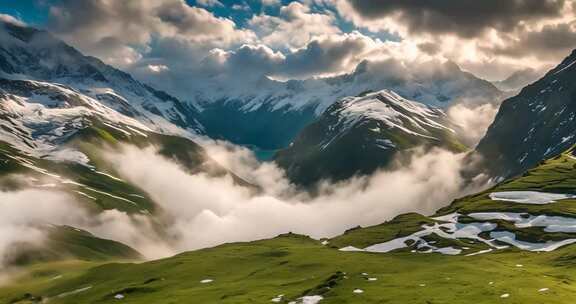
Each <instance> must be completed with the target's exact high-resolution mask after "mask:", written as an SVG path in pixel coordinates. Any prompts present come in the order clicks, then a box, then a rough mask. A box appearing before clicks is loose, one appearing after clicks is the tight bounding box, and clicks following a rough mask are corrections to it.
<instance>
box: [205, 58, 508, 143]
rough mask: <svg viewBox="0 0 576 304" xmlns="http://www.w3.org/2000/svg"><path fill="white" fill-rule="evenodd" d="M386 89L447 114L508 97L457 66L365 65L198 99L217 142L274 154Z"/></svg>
mask: <svg viewBox="0 0 576 304" xmlns="http://www.w3.org/2000/svg"><path fill="white" fill-rule="evenodd" d="M235 81H237V82H238V80H235ZM230 82H232V80H231V81H230ZM381 89H389V90H392V91H394V92H396V93H397V94H398V95H400V96H402V97H403V98H406V99H409V100H413V101H417V102H420V103H423V104H426V105H430V106H434V107H437V108H441V109H446V108H448V107H450V106H451V105H454V104H456V103H459V102H465V103H472V104H474V103H476V104H479V103H486V102H491V103H494V104H497V103H498V102H500V101H501V98H502V96H503V93H502V92H501V91H500V90H498V89H497V88H496V87H495V86H494V85H493V84H492V83H490V82H488V81H485V80H482V79H479V78H477V77H475V76H474V75H472V74H470V73H467V72H464V71H462V70H461V69H460V68H459V67H458V66H457V65H456V64H454V63H452V62H446V63H440V62H428V63H426V64H421V65H419V66H414V67H411V66H406V65H405V64H403V63H400V62H395V61H387V62H369V61H364V62H362V63H361V64H359V65H358V67H357V68H356V70H355V71H354V72H353V73H350V74H347V75H342V76H337V77H332V78H321V79H308V80H291V81H288V82H279V81H274V80H271V79H267V78H262V79H259V80H258V81H256V82H255V83H251V82H248V81H247V82H240V83H239V84H236V85H231V84H230V83H229V82H225V83H223V84H222V83H221V82H220V81H214V82H213V83H208V84H207V85H206V87H203V88H202V92H198V93H197V97H196V98H197V99H196V101H197V104H198V105H199V107H200V111H201V121H202V124H203V125H204V127H205V128H206V132H207V134H208V135H210V136H211V137H216V138H224V139H228V140H230V141H232V142H235V143H238V144H244V145H253V146H256V147H258V148H260V149H267V150H274V149H280V148H284V147H287V146H288V145H289V144H290V142H291V141H292V139H293V138H295V137H296V135H297V134H298V132H299V131H300V130H301V129H302V128H304V127H305V126H306V125H308V124H310V123H312V122H313V121H314V120H315V119H316V118H318V117H319V116H320V115H321V114H322V113H324V111H325V110H326V109H327V108H328V107H330V105H332V104H333V103H335V102H336V101H338V100H340V99H342V98H344V97H348V96H357V95H359V94H361V93H363V92H367V91H379V90H381ZM247 122H249V123H247Z"/></svg>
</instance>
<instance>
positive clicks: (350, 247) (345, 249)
mask: <svg viewBox="0 0 576 304" xmlns="http://www.w3.org/2000/svg"><path fill="white" fill-rule="evenodd" d="M338 250H340V251H349V252H354V251H364V250H363V249H359V248H356V247H354V246H346V247H344V248H340V249H338Z"/></svg>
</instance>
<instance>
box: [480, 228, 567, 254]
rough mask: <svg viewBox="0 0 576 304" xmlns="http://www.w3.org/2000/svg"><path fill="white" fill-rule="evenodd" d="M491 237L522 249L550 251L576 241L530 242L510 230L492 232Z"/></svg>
mask: <svg viewBox="0 0 576 304" xmlns="http://www.w3.org/2000/svg"><path fill="white" fill-rule="evenodd" d="M490 237H493V238H494V239H496V240H498V241H500V242H503V243H507V244H510V245H512V246H515V247H517V248H519V249H522V250H528V251H534V252H549V251H554V250H556V249H558V248H560V247H562V246H566V245H569V244H573V243H576V239H566V240H562V241H557V242H553V241H550V242H546V243H529V242H524V241H518V240H516V235H515V234H514V233H512V232H509V231H496V232H491V233H490Z"/></svg>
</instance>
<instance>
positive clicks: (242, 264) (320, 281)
mask: <svg viewBox="0 0 576 304" xmlns="http://www.w3.org/2000/svg"><path fill="white" fill-rule="evenodd" d="M575 165H576V158H575V154H574V152H573V151H567V152H566V153H564V154H562V155H560V156H559V157H557V158H554V159H551V160H548V161H546V162H545V163H544V164H542V165H541V166H539V167H538V168H536V169H534V170H531V171H529V172H528V173H527V174H526V175H525V176H523V177H521V178H518V179H513V180H509V181H507V182H504V183H501V184H499V185H497V186H495V187H494V188H492V189H489V190H486V191H484V192H481V193H478V194H475V195H470V196H467V197H463V198H461V199H458V200H456V201H455V202H453V203H452V204H451V205H450V206H448V207H446V208H444V209H442V210H440V211H439V212H438V213H437V214H435V215H434V216H432V217H425V216H421V215H416V214H406V215H402V216H399V217H397V218H395V219H393V220H391V221H389V222H387V223H384V224H381V225H378V226H373V227H365V228H356V229H353V230H350V231H348V232H346V233H345V234H344V235H342V236H338V237H335V238H332V239H330V240H313V239H311V238H308V237H305V236H299V235H294V234H285V235H281V236H278V237H276V238H274V239H269V240H262V241H256V242H250V243H235V244H226V245H222V246H218V247H215V248H210V249H203V250H198V251H194V252H188V253H183V254H180V255H177V256H175V257H172V258H168V259H163V260H160V261H152V262H147V263H141V264H117V263H116V264H107V265H102V266H98V267H93V265H85V264H79V265H75V264H73V265H74V266H68V267H62V264H43V265H40V266H36V267H32V268H31V269H30V270H29V272H28V273H24V274H22V275H21V276H20V277H19V278H17V279H16V281H15V283H13V284H11V285H7V286H4V287H1V288H0V300H3V301H7V302H10V301H11V302H12V303H27V302H26V301H29V300H30V298H34V299H40V298H41V299H43V300H49V301H50V303H98V302H102V301H112V300H117V299H121V300H122V301H123V302H126V303H154V302H162V301H164V300H165V299H167V298H169V299H171V300H173V301H176V302H185V301H189V300H190V299H194V301H197V302H200V303H254V302H256V303H266V302H276V303H320V304H322V303H382V302H384V303H426V302H428V303H463V304H464V303H497V302H499V301H510V302H514V303H516V302H517V303H570V301H571V299H572V295H573V294H574V292H576V285H575V284H574V282H575V281H576V272H575V271H574V269H573V267H571V265H573V260H574V257H575V256H576V247H575V246H576V245H574V242H576V233H575V231H574V224H576V210H575V209H574V203H575V202H576V201H575V198H576V193H574V192H569V191H568V190H572V191H573V189H574V185H575V183H576V175H575V174H576V171H574V170H573V168H574V166H575ZM511 191H512V193H513V195H511V194H510V192H511ZM552 199H553V200H552ZM39 273H50V274H51V275H55V274H59V275H60V274H61V275H63V277H62V279H59V280H47V277H46V276H42V275H38V274H39ZM110 273H115V274H117V275H115V276H112V277H111V276H110Z"/></svg>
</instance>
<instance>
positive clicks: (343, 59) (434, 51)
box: [0, 0, 576, 87]
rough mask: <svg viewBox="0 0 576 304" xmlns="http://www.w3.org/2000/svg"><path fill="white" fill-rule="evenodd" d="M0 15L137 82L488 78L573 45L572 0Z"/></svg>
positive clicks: (168, 3)
mask: <svg viewBox="0 0 576 304" xmlns="http://www.w3.org/2000/svg"><path fill="white" fill-rule="evenodd" d="M0 12H1V13H5V14H10V15H12V16H14V17H16V18H18V19H20V20H22V21H24V22H26V23H29V24H33V25H35V26H38V27H41V28H45V29H48V30H50V31H52V32H53V33H55V34H56V35H57V36H58V37H60V38H62V39H64V40H65V41H67V42H69V43H70V44H72V45H73V46H75V47H77V48H79V49H81V50H82V51H84V52H85V53H87V54H90V55H94V56H97V57H99V58H101V59H103V60H104V61H106V62H108V63H111V64H113V65H115V66H117V67H120V68H122V69H125V70H128V71H130V72H132V73H134V74H136V75H138V77H140V78H141V79H145V80H149V81H154V79H162V80H163V81H164V82H173V83H174V85H175V86H180V87H181V86H185V85H186V83H190V82H191V81H193V79H195V78H196V77H198V75H204V76H206V75H208V76H210V77H237V76H241V77H246V76H247V75H250V76H253V77H256V78H257V77H261V76H267V77H271V78H276V79H295V78H298V79H302V78H308V77H318V76H329V75H337V74H343V73H347V72H350V71H353V70H354V68H355V67H356V65H357V64H358V63H359V62H361V61H363V60H384V59H390V58H392V59H394V60H398V61H401V62H407V63H414V62H416V63H417V62H423V61H427V60H431V59H438V60H451V61H454V62H456V63H457V64H458V65H460V66H461V67H462V68H463V69H465V70H468V71H471V72H473V73H474V74H476V75H478V76H480V77H483V78H486V79H489V80H496V79H502V78H504V77H506V76H508V75H509V74H511V73H512V72H514V71H518V70H523V69H526V68H532V69H536V70H538V71H544V70H545V69H547V68H549V67H550V66H551V65H555V64H557V63H558V62H559V61H560V60H561V59H562V58H564V57H565V56H566V55H568V54H569V52H570V51H571V50H572V49H574V48H575V47H576V18H575V14H576V4H575V3H574V1H572V0H437V1H422V0H300V1H286V0H243V1H242V0H240V1H225V0H195V1H194V0H188V1H185V0H146V1H143V0H36V1H34V0H2V5H0Z"/></svg>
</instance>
